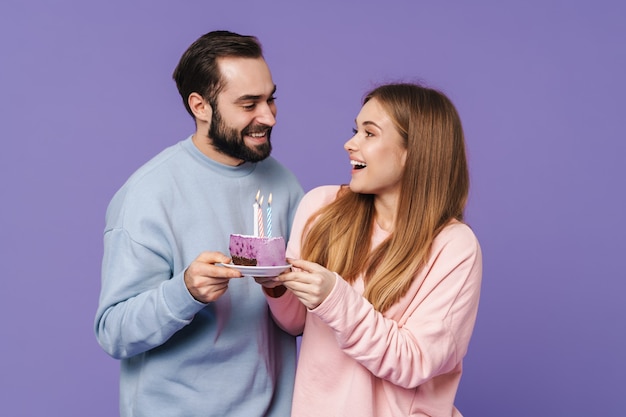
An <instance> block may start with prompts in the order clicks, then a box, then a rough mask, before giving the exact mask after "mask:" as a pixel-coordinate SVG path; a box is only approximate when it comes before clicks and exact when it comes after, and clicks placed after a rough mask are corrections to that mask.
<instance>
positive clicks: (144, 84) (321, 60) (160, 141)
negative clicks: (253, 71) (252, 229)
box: [0, 0, 626, 417]
mask: <svg viewBox="0 0 626 417" xmlns="http://www.w3.org/2000/svg"><path fill="white" fill-rule="evenodd" d="M94 3H95V5H93V4H94ZM213 3H216V2H213ZM265 3H270V2H261V1H252V0H249V1H223V2H220V3H218V4H210V2H208V1H197V0H187V1H181V2H174V1H163V0H160V1H152V2H149V1H119V0H111V1H108V2H84V1H69V0H68V1H45V0H36V1H28V0H3V1H2V3H1V4H0V138H1V140H2V148H1V150H0V173H1V175H0V192H1V194H0V195H1V196H2V204H1V205H0V222H1V223H0V230H1V232H0V233H1V234H0V236H1V243H2V248H1V250H0V259H1V261H2V263H1V270H2V280H1V284H0V342H1V346H2V355H1V356H0V415H3V416H11V417H19V416H44V415H45V416H63V417H72V416H81V417H82V416H90V417H101V416H102V417H104V416H114V415H117V408H118V407H117V375H118V363H117V361H115V360H114V359H111V358H109V357H108V356H106V355H105V354H104V353H103V351H101V350H100V348H99V346H98V345H97V343H96V340H95V337H94V334H93V330H92V323H93V318H94V314H95V309H96V304H97V298H98V291H99V285H100V283H99V279H100V278H99V268H100V260H101V253H102V230H103V226H104V212H105V209H106V205H107V203H108V201H109V199H110V198H111V196H112V195H113V193H114V192H115V190H116V189H117V188H118V187H119V186H121V184H122V183H123V181H124V180H125V179H126V178H127V177H128V175H129V174H130V173H131V172H132V171H134V170H135V169H136V168H137V167H138V166H139V165H140V164H142V163H143V162H145V161H147V160H148V159H149V158H150V157H151V156H153V155H154V154H156V153H157V152H158V151H160V150H161V149H163V148H164V147H166V146H169V145H170V144H173V143H175V142H177V141H178V140H180V139H182V138H184V137H186V136H187V135H188V134H189V133H190V132H191V131H192V128H193V123H192V121H191V119H190V118H189V117H188V116H187V115H186V113H185V111H184V109H183V107H182V105H181V103H180V99H179V98H178V96H177V92H176V90H175V86H174V83H173V82H172V81H171V73H172V70H173V68H174V66H175V65H176V63H177V61H178V58H179V57H180V55H181V53H182V52H183V50H184V49H185V48H186V47H187V46H188V45H189V44H190V43H191V42H192V41H193V40H195V39H196V38H197V37H198V36H200V35H201V34H203V33H204V32H206V31H209V30H213V29H219V28H225V29H231V30H234V31H237V32H241V33H246V34H255V35H257V36H259V38H260V39H261V41H262V43H263V44H264V47H265V50H266V58H267V60H268V62H269V64H270V67H271V68H272V71H273V76H274V81H275V82H276V83H277V85H278V93H277V97H278V101H277V103H278V106H279V114H278V120H279V122H278V126H277V128H276V129H275V133H274V136H273V138H274V141H275V149H276V152H275V156H277V157H278V158H279V159H280V160H282V161H283V162H285V163H286V164H287V165H288V166H290V167H291V168H292V169H293V170H294V171H295V173H296V174H297V175H298V177H299V178H300V179H301V180H302V183H303V185H304V187H305V188H306V189H310V188H311V187H313V186H316V185H321V184H326V183H338V182H346V181H348V179H349V169H350V167H349V165H348V164H347V158H346V155H345V154H344V151H343V149H342V145H343V143H344V141H345V140H346V139H347V138H348V137H349V136H350V132H351V129H352V127H353V124H354V122H353V120H354V118H355V116H356V114H357V112H358V110H359V107H360V106H359V103H360V99H361V97H362V95H363V93H364V92H365V91H366V90H367V89H369V88H370V87H371V86H372V85H373V84H374V83H376V82H380V81H392V80H414V79H423V80H425V81H426V82H428V83H429V84H430V85H432V86H434V87H438V88H440V89H442V90H444V91H445V92H446V93H447V94H448V95H449V96H450V97H451V98H452V100H453V101H454V102H455V103H456V105H457V107H458V109H459V112H460V113H461V117H462V119H463V122H464V125H465V129H466V136H467V142H468V147H469V155H470V163H471V173H472V180H473V183H472V193H471V200H470V206H469V209H468V220H469V222H470V224H471V225H472V226H473V228H474V229H475V231H476V233H477V235H478V237H479V238H480V240H481V243H482V246H483V250H484V262H485V271H484V286H483V294H482V300H481V306H480V311H479V317H478V323H477V327H476V331H475V334H474V338H473V339H472V343H471V346H470V353H469V355H468V357H467V360H466V366H465V369H466V373H465V375H464V379H463V381H462V385H461V387H460V390H459V394H458V400H457V405H458V407H459V408H460V409H461V411H462V412H463V413H464V414H465V415H466V416H468V417H471V416H481V417H492V416H493V417H502V416H507V417H528V416H549V417H552V416H568V417H577V416H603V417H607V416H616V417H617V416H622V415H624V409H626V395H624V393H625V392H626V380H625V379H624V375H626V359H625V353H626V302H624V292H625V291H626V273H625V272H624V267H623V266H622V263H623V259H624V258H625V257H626V243H625V242H626V227H625V226H624V219H623V217H624V214H626V197H625V195H624V194H625V193H624V190H625V189H626V184H625V183H626V168H625V164H624V162H623V158H624V154H625V153H626V138H625V134H624V131H625V129H624V118H625V117H626V115H625V113H626V112H625V109H626V106H625V105H624V102H625V101H624V100H625V97H626V82H625V81H624V75H625V74H626V47H625V43H626V25H625V24H624V16H625V13H626V6H624V5H623V2H618V1H595V2H592V1H570V2H565V1H561V2H555V1H553V2H550V1H543V0H542V1H538V0H532V1H526V2H517V3H518V4H514V5H510V4H509V5H506V6H505V5H503V4H502V3H505V2H497V1H487V0H479V1H473V2H464V1H457V2H455V3H457V4H456V5H450V3H454V2H445V3H447V4H445V5H444V4H443V3H444V2H436V1H399V0H398V1H396V0H388V1H385V2H383V1H380V2H373V1H358V0H349V1H344V2H338V1H334V0H333V1H315V2H306V3H305V4H304V5H297V6H296V3H300V2H294V1H288V0H281V1H272V2H271V5H268V4H265ZM303 3H304V2H303ZM509 3H512V2H509ZM88 4H89V5H88ZM383 4H384V5H383ZM176 5H177V6H176Z"/></svg>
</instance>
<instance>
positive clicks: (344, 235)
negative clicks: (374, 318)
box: [301, 83, 469, 312]
mask: <svg viewBox="0 0 626 417" xmlns="http://www.w3.org/2000/svg"><path fill="white" fill-rule="evenodd" d="M372 99H375V100H376V101H377V102H378V103H379V104H380V105H381V106H382V107H383V109H384V110H385V111H386V112H387V113H388V115H389V116H390V118H391V119H392V121H393V123H394V125H395V127H396V129H397V130H398V132H399V133H400V135H401V136H402V138H403V139H404V142H405V144H406V148H407V158H406V165H405V168H404V173H403V176H402V182H401V191H400V198H399V202H398V208H397V216H396V224H395V227H394V231H393V232H392V233H391V235H390V236H389V237H388V238H387V239H386V240H385V241H384V242H382V243H381V244H380V245H378V247H376V248H374V249H373V250H372V248H371V247H370V242H371V240H372V233H373V223H374V221H375V210H374V196H373V195H368V194H358V193H354V192H352V191H351V190H350V189H349V188H348V187H346V186H344V187H342V188H341V189H340V191H339V193H338V196H337V199H336V200H335V201H334V202H333V203H331V204H330V205H328V206H326V207H325V208H323V209H322V210H320V211H319V212H318V213H317V215H316V216H313V217H311V219H310V220H309V222H308V223H307V227H306V228H305V231H306V232H305V236H304V238H303V241H302V248H301V251H302V259H306V260H309V261H313V262H317V263H319V264H320V265H324V266H325V267H326V268H328V269H330V270H332V271H335V272H337V273H338V274H339V275H341V276H342V277H343V278H344V279H345V280H346V281H348V282H354V281H355V280H356V279H357V277H358V276H359V275H360V274H362V273H364V274H365V275H364V281H365V293H364V297H365V298H367V300H369V301H370V302H371V303H372V305H373V306H374V308H375V309H376V310H378V311H380V312H384V311H386V310H387V309H388V308H389V307H391V306H392V305H393V304H394V303H396V302H397V301H398V300H399V299H400V298H401V297H402V296H403V295H404V294H405V293H406V291H407V290H408V288H409V286H410V285H411V283H412V281H413V279H414V277H415V275H416V273H417V272H418V271H419V270H420V269H421V268H423V267H425V263H426V261H427V260H428V256H429V254H430V250H431V247H432V244H433V240H434V238H435V236H437V234H438V233H439V232H440V231H441V229H443V227H444V226H445V225H446V224H447V223H448V222H450V221H451V220H452V219H457V220H459V221H462V220H463V210H464V208H465V204H466V202H467V196H468V191H469V173H468V168H467V160H466V155H465V140H464V137H463V128H462V126H461V120H460V118H459V115H458V113H457V111H456V109H455V107H454V105H453V104H452V102H451V101H450V100H449V99H448V98H447V97H446V96H445V95H444V94H443V93H441V92H439V91H437V90H433V89H430V88H426V87H423V86H420V85H417V84H406V83H395V84H386V85H382V86H379V87H377V88H375V89H374V90H372V91H371V92H370V93H369V94H367V95H366V97H365V99H364V101H363V104H365V103H367V102H368V101H369V100H372ZM365 243H366V244H365Z"/></svg>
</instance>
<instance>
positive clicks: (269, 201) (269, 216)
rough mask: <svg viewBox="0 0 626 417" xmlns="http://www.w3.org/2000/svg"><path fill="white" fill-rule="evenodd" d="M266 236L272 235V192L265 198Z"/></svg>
mask: <svg viewBox="0 0 626 417" xmlns="http://www.w3.org/2000/svg"><path fill="white" fill-rule="evenodd" d="M267 237H272V193H270V198H268V199H267Z"/></svg>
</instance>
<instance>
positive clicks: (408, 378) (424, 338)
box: [310, 223, 482, 388]
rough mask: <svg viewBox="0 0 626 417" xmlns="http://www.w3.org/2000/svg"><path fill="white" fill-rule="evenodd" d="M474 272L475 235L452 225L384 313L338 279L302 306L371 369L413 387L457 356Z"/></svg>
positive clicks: (477, 265) (470, 322)
mask: <svg viewBox="0 0 626 417" xmlns="http://www.w3.org/2000/svg"><path fill="white" fill-rule="evenodd" d="M481 276H482V257H481V252H480V247H479V244H478V241H477V240H476V238H475V236H474V234H473V232H472V231H471V230H470V228H469V227H467V226H466V225H463V224H460V223H453V224H451V225H449V226H448V227H446V228H445V229H444V230H443V231H442V232H441V233H440V234H439V236H437V238H436V239H435V242H434V245H433V251H432V255H431V257H430V259H429V261H428V263H427V265H426V266H425V268H423V270H422V271H421V272H419V273H418V274H417V276H416V277H415V279H414V284H413V285H412V286H411V287H410V289H409V291H408V292H407V294H405V296H404V297H403V298H402V299H401V300H400V301H399V302H398V303H397V304H396V305H394V306H392V307H391V308H390V309H389V310H388V311H387V312H385V314H381V313H379V312H377V311H376V310H374V308H373V307H372V305H371V304H370V303H369V302H368V301H367V300H366V299H365V298H363V297H362V296H361V295H360V294H359V293H358V292H356V291H355V290H354V289H353V288H352V287H351V286H350V284H348V283H347V282H346V281H344V280H343V279H338V280H337V284H336V285H335V288H334V289H333V291H332V292H331V294H330V295H329V296H328V298H327V299H326V300H324V302H323V303H322V304H320V305H319V306H318V307H317V308H316V309H314V310H310V312H311V313H312V314H315V315H317V316H318V317H319V318H320V319H321V320H322V321H323V322H325V323H326V324H327V325H328V326H329V327H330V328H331V329H332V330H333V332H334V333H335V337H336V339H337V342H338V344H339V346H340V348H341V349H342V350H343V351H344V352H345V353H346V354H347V355H349V356H351V357H352V358H354V359H355V360H356V361H358V362H359V363H360V364H361V365H363V366H364V367H366V368H367V369H368V370H369V371H370V372H372V374H374V375H375V376H377V377H379V378H382V379H385V380H387V381H389V382H391V383H393V384H395V385H398V386H401V387H404V388H414V387H416V386H418V385H420V384H422V383H424V382H425V381H427V380H429V379H431V378H433V377H435V376H438V375H441V374H444V373H446V372H449V371H451V370H453V369H454V368H455V367H456V366H458V364H459V363H460V362H461V360H462V358H463V357H464V356H465V353H466V352H467V348H468V344H469V340H470V336H471V334H472V330H473V327H474V323H475V320H476V314H477V309H478V299H479V293H480V282H481ZM421 282H423V283H422V285H421V286H420V285H419V283H421Z"/></svg>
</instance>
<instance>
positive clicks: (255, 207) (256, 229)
mask: <svg viewBox="0 0 626 417" xmlns="http://www.w3.org/2000/svg"><path fill="white" fill-rule="evenodd" d="M260 193H261V190H259V191H257V192H256V198H255V199H254V204H253V205H252V223H253V224H254V236H258V235H259V211H260V209H259V194H260Z"/></svg>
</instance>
